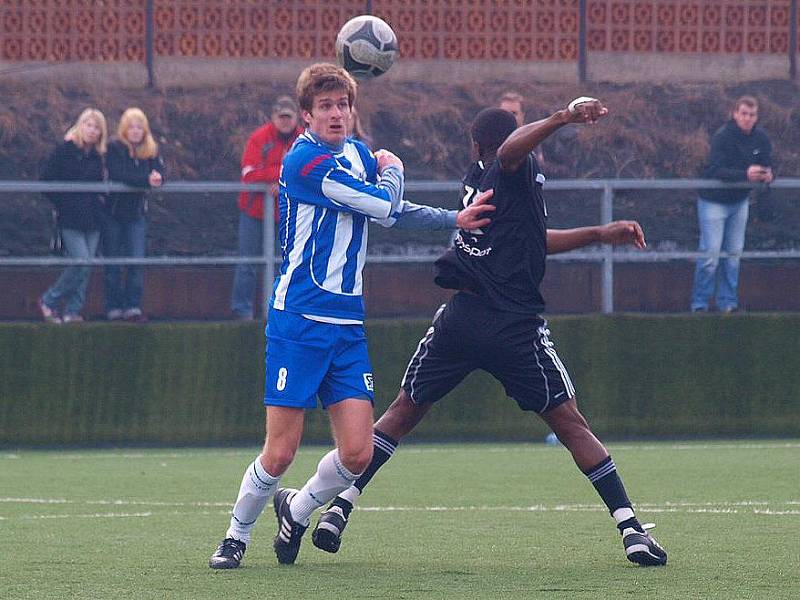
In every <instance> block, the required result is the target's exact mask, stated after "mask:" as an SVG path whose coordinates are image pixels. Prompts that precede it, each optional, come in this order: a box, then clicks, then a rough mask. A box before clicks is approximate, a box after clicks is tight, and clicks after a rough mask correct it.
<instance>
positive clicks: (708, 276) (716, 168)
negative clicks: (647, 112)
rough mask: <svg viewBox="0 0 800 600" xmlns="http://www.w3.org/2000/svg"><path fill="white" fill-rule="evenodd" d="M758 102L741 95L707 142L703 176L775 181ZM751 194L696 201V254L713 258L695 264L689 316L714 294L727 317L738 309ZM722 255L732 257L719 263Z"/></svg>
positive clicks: (722, 192) (704, 195) (727, 192)
mask: <svg viewBox="0 0 800 600" xmlns="http://www.w3.org/2000/svg"><path fill="white" fill-rule="evenodd" d="M757 121H758V101H757V100H756V99H755V98H753V97H752V96H742V97H741V98H739V99H738V100H737V101H736V104H735V105H734V108H733V113H732V115H731V119H730V121H728V122H727V123H726V124H725V125H723V126H722V127H720V128H719V129H718V130H717V132H716V133H715V134H714V135H713V136H712V138H711V151H710V153H709V157H708V164H707V166H706V169H705V177H708V178H713V179H721V180H723V181H729V182H744V181H750V182H753V183H765V184H768V183H770V182H772V180H773V174H772V146H771V144H770V141H769V138H768V137H767V134H766V133H765V132H764V131H763V130H762V129H760V128H758V127H756V122H757ZM748 195H749V190H747V189H744V188H730V189H708V190H702V191H701V192H700V197H699V198H698V199H697V218H698V222H699V225H700V245H699V246H700V247H699V250H700V252H708V253H711V254H712V256H709V257H702V258H700V259H699V260H698V261H697V266H696V268H695V274H694V289H693V291H692V301H691V309H692V312H707V311H708V309H709V302H710V300H711V297H712V296H713V295H714V286H715V283H716V306H717V309H718V310H719V311H721V312H723V313H726V314H729V313H732V312H735V311H737V310H738V309H739V299H738V285H739V255H740V254H741V252H742V250H743V249H744V237H745V229H746V227H747V216H748V209H749V207H748ZM720 251H724V252H726V253H730V254H733V255H734V256H731V257H728V258H720V257H719V253H720Z"/></svg>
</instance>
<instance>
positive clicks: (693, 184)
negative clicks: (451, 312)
mask: <svg viewBox="0 0 800 600" xmlns="http://www.w3.org/2000/svg"><path fill="white" fill-rule="evenodd" d="M753 187H754V186H753V184H750V183H722V182H720V181H716V180H709V179H561V180H550V181H547V182H546V183H545V189H546V190H552V191H580V190H587V191H597V192H602V197H601V203H600V215H599V217H600V220H599V222H600V223H610V222H611V221H613V220H614V192H615V191H617V190H699V189H720V188H742V189H749V188H753ZM770 187H772V188H774V189H800V178H785V179H778V180H776V181H774V182H773V183H772V184H771V186H770ZM132 189H134V188H131V187H129V186H127V185H124V184H121V183H111V182H103V183H100V182H98V183H75V182H33V181H0V194H5V193H11V192H24V193H42V192H59V191H60V192H64V191H71V192H98V193H103V194H107V193H110V192H125V191H131V190H132ZM266 189H267V186H266V185H261V184H244V183H239V182H214V181H198V182H183V181H177V182H169V183H165V184H164V185H163V186H161V187H160V188H158V190H157V193H208V192H212V193H213V192H222V193H235V192H240V191H243V190H244V191H251V192H266ZM405 190H406V192H424V193H437V192H438V193H453V194H456V193H458V192H460V191H461V183H460V182H458V181H424V180H422V181H408V182H406V185H405ZM151 193H152V190H151ZM274 239H275V223H274V222H273V220H272V219H264V227H263V246H262V247H263V254H262V255H261V256H196V257H183V256H159V257H146V258H104V257H99V258H90V259H76V258H60V257H31V256H23V257H0V268H1V267H5V266H13V267H20V266H66V265H115V264H116V265H159V266H164V265H176V266H187V265H237V264H259V265H263V270H264V281H263V284H264V293H265V295H268V294H269V292H270V290H271V285H272V281H273V279H274V277H275V265H276V263H277V262H278V261H279V260H280V258H279V257H277V256H276V254H275V244H274ZM711 256H714V257H727V256H732V255H729V254H727V253H724V252H721V253H719V254H713V253H703V252H691V251H658V250H655V251H649V252H627V251H619V250H615V249H614V248H613V247H612V246H609V245H603V246H602V248H601V249H600V250H597V251H591V250H573V251H571V252H565V253H562V254H556V255H552V256H550V257H548V260H558V261H591V262H601V263H602V266H601V268H602V277H601V289H602V293H601V298H602V311H603V312H604V313H612V312H614V263H615V262H660V261H664V260H694V259H698V258H701V257H711ZM735 256H738V257H739V258H744V259H776V258H778V259H785V258H800V250H748V251H744V252H742V253H740V254H738V255H735ZM429 259H430V257H429V256H414V255H409V254H386V255H380V256H370V255H368V256H367V262H372V263H410V262H420V261H422V260H429Z"/></svg>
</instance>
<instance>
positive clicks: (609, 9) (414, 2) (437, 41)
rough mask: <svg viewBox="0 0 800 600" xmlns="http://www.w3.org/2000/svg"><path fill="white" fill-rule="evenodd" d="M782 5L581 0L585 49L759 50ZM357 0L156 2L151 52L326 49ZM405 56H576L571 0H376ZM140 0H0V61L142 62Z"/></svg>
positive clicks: (253, 53)
mask: <svg viewBox="0 0 800 600" xmlns="http://www.w3.org/2000/svg"><path fill="white" fill-rule="evenodd" d="M790 3H791V2H790V0H770V1H763V0H588V1H587V49H588V50H589V51H590V52H624V53H645V54H672V55H674V54H704V55H728V56H730V55H744V56H762V55H770V54H785V53H787V52H788V47H789V39H790V37H789V29H790V28H789V24H790V14H791V12H790ZM366 4H367V3H366V2H364V1H363V0H338V1H337V2H335V3H329V2H323V1H315V0H279V1H276V0H261V1H258V0H154V11H153V26H154V54H155V56H156V58H159V57H160V58H181V57H198V58H225V59H231V58H273V59H286V58H293V59H315V58H330V57H332V56H333V42H334V38H335V35H336V32H337V31H338V29H339V27H341V25H342V24H343V23H344V22H345V21H346V20H347V19H349V18H350V17H352V16H355V15H357V14H360V13H363V12H364V10H365V7H366ZM371 4H372V12H373V14H376V15H378V16H380V17H382V18H384V19H385V20H386V21H388V22H389V23H390V24H391V25H392V27H393V28H394V29H395V31H396V33H397V35H398V38H399V42H400V49H401V56H402V57H403V58H406V59H412V60H423V61H425V60H458V61H464V60H479V61H509V60H510V61H531V60H535V61H539V62H574V61H576V60H577V55H578V30H579V14H578V5H579V2H578V0H561V1H556V0H494V1H492V0H464V1H462V0H405V1H402V2H401V1H399V0H374V1H373V2H372V3H371ZM145 29H146V0H102V1H95V0H4V2H3V3H2V7H1V8H0V61H5V62H15V61H99V62H141V61H143V60H144V56H145Z"/></svg>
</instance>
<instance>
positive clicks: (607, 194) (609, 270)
mask: <svg viewBox="0 0 800 600" xmlns="http://www.w3.org/2000/svg"><path fill="white" fill-rule="evenodd" d="M613 218H614V190H613V188H612V187H611V186H610V185H609V184H607V183H606V184H605V185H604V186H603V203H602V205H601V206H600V221H601V222H602V223H603V225H605V224H606V223H611V221H612V219H613ZM613 254H614V247H613V246H611V244H605V245H604V246H603V276H602V280H601V285H602V310H603V314H606V315H608V314H611V313H613V312H614V256H613Z"/></svg>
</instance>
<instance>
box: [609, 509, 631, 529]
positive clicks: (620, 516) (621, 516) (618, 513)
mask: <svg viewBox="0 0 800 600" xmlns="http://www.w3.org/2000/svg"><path fill="white" fill-rule="evenodd" d="M611 516H612V517H614V520H615V521H616V522H617V525H619V524H620V523H622V522H623V521H627V520H628V519H632V518H633V517H635V516H636V515H635V514H634V512H633V509H631V508H627V507H623V508H618V509H617V510H615V511H614V512H613V513H611Z"/></svg>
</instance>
